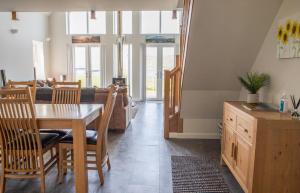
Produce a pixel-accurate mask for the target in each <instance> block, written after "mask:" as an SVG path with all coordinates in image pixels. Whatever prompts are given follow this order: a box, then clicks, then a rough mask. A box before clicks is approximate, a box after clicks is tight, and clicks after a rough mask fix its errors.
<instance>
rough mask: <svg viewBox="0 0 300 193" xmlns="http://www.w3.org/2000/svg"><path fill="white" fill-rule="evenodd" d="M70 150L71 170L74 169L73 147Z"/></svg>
mask: <svg viewBox="0 0 300 193" xmlns="http://www.w3.org/2000/svg"><path fill="white" fill-rule="evenodd" d="M70 151H71V170H72V171H74V152H73V149H71V150H70Z"/></svg>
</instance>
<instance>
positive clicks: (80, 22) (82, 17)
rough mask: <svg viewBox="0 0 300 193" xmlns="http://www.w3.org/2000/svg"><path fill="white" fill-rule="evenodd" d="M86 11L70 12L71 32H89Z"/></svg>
mask: <svg viewBox="0 0 300 193" xmlns="http://www.w3.org/2000/svg"><path fill="white" fill-rule="evenodd" d="M86 17H87V15H86V12H69V32H70V34H87V20H86Z"/></svg>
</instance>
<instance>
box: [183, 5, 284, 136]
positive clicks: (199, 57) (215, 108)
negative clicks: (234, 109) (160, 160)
mask: <svg viewBox="0 0 300 193" xmlns="http://www.w3.org/2000/svg"><path fill="white" fill-rule="evenodd" d="M281 3H282V0H243V1H240V0H228V1H220V0H195V1H194V7H193V14H192V20H191V28H190V34H189V41H188V49H187V56H186V63H185V71H184V79H183V92H182V113H181V116H182V118H183V119H184V134H183V135H184V136H185V137H186V136H190V137H193V136H194V137H195V138H199V137H201V136H203V138H207V136H211V137H212V138H215V136H217V130H216V128H217V122H218V121H219V120H220V119H221V118H222V108H223V102H224V101H226V100H238V99H239V95H240V89H241V86H240V84H239V82H238V80H237V77H238V76H239V75H242V74H244V73H246V72H247V71H249V70H250V69H251V66H252V65H253V63H254V62H255V59H256V57H257V54H258V53H259V50H260V47H261V45H262V43H263V40H264V38H265V36H266V34H267V33H268V30H269V28H270V26H271V24H272V21H273V20H274V17H275V16H276V14H277V12H278V10H279V8H280V5H281ZM214 134H215V135H214Z"/></svg>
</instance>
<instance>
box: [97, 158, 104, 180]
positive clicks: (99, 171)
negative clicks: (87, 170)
mask: <svg viewBox="0 0 300 193" xmlns="http://www.w3.org/2000/svg"><path fill="white" fill-rule="evenodd" d="M96 165H97V170H98V175H99V179H100V184H101V186H102V185H103V184H104V175H103V170H102V165H101V163H100V164H98V162H97V164H96Z"/></svg>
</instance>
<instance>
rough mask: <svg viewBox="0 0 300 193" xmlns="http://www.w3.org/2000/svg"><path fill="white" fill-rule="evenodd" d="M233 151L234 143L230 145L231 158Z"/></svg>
mask: <svg viewBox="0 0 300 193" xmlns="http://www.w3.org/2000/svg"><path fill="white" fill-rule="evenodd" d="M233 151H234V143H232V144H231V157H233V156H234V153H233Z"/></svg>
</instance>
